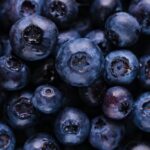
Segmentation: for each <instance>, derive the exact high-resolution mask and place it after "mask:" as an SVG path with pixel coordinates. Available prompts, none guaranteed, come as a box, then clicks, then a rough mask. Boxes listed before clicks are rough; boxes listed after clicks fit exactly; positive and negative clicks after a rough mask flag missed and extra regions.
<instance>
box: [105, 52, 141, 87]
mask: <svg viewBox="0 0 150 150" xmlns="http://www.w3.org/2000/svg"><path fill="white" fill-rule="evenodd" d="M138 69H139V63H138V60H137V58H136V56H135V55H134V54H133V53H132V52H131V51H129V50H116V51H113V52H110V53H109V54H108V55H107V56H106V59H105V72H104V77H105V79H106V81H107V82H108V83H111V84H130V83H132V82H133V80H134V79H135V78H136V76H137V72H138Z"/></svg>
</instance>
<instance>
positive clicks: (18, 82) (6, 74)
mask: <svg viewBox="0 0 150 150" xmlns="http://www.w3.org/2000/svg"><path fill="white" fill-rule="evenodd" d="M28 81H29V70H28V67H27V66H26V65H25V64H24V63H23V62H22V61H21V60H19V59H18V58H16V57H15V56H13V55H8V56H3V57H0V86H1V88H4V89H5V90H10V91H14V90H18V89H21V88H23V87H25V86H26V85H27V83H28Z"/></svg>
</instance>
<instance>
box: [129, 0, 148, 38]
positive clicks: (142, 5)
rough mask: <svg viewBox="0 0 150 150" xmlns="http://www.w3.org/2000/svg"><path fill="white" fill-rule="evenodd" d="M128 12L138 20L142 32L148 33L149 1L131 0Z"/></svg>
mask: <svg viewBox="0 0 150 150" xmlns="http://www.w3.org/2000/svg"><path fill="white" fill-rule="evenodd" d="M129 12H130V13H131V14H132V15H133V16H134V17H136V19H137V20H138V21H139V23H140V25H141V27H142V33H143V34H145V35H150V24H149V22H150V1H149V0H133V1H132V2H131V4H130V7H129Z"/></svg>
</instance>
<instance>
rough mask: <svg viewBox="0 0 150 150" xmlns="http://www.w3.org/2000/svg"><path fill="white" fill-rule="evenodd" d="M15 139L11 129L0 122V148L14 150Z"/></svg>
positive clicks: (0, 149)
mask: <svg viewBox="0 0 150 150" xmlns="http://www.w3.org/2000/svg"><path fill="white" fill-rule="evenodd" d="M15 144H16V140H15V137H14V134H13V132H12V130H11V129H10V128H9V127H8V126H7V125H5V124H4V123H2V122H0V150H15Z"/></svg>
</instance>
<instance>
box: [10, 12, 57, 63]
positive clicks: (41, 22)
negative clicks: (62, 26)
mask: <svg viewBox="0 0 150 150" xmlns="http://www.w3.org/2000/svg"><path fill="white" fill-rule="evenodd" d="M57 34H58V31H57V27H56V26H55V24H54V23H53V22H52V21H50V20H48V19H46V18H44V17H41V16H37V15H31V16H28V17H24V18H22V19H20V20H19V21H17V22H16V23H15V24H14V25H13V26H12V28H11V31H10V41H11V45H12V48H13V52H14V53H15V54H16V55H18V56H19V57H21V58H22V59H25V60H27V61H35V60H40V59H43V58H45V57H47V56H48V55H49V54H50V53H51V51H52V49H53V48H54V46H55V44H56V41H57Z"/></svg>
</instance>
